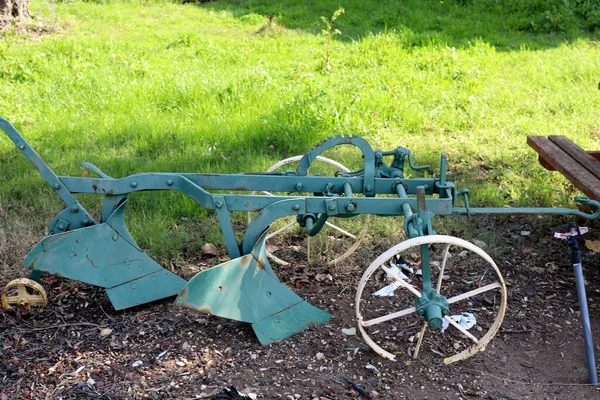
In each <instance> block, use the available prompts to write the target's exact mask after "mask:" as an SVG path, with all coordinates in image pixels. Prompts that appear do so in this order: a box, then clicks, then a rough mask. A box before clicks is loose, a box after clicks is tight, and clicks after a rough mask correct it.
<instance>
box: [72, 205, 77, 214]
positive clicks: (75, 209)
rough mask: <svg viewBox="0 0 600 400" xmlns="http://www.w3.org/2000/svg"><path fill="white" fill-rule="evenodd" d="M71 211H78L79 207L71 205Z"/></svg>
mask: <svg viewBox="0 0 600 400" xmlns="http://www.w3.org/2000/svg"><path fill="white" fill-rule="evenodd" d="M71 212H73V213H76V212H79V207H77V206H73V207H71Z"/></svg>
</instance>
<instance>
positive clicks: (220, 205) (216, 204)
mask: <svg viewBox="0 0 600 400" xmlns="http://www.w3.org/2000/svg"><path fill="white" fill-rule="evenodd" d="M215 206H216V207H217V208H223V202H222V201H217V202H216V203H215Z"/></svg>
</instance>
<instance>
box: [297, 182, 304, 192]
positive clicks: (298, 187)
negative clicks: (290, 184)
mask: <svg viewBox="0 0 600 400" xmlns="http://www.w3.org/2000/svg"><path fill="white" fill-rule="evenodd" d="M303 187H304V186H302V184H301V183H296V190H297V191H300V190H302V188H303Z"/></svg>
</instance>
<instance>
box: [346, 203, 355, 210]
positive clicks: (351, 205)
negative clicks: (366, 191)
mask: <svg viewBox="0 0 600 400" xmlns="http://www.w3.org/2000/svg"><path fill="white" fill-rule="evenodd" d="M346 210H347V211H348V212H352V211H354V210H356V207H355V206H354V204H353V203H348V204H346Z"/></svg>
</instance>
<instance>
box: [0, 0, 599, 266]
mask: <svg viewBox="0 0 600 400" xmlns="http://www.w3.org/2000/svg"><path fill="white" fill-rule="evenodd" d="M581 4H583V2H578V3H577V4H576V3H575V2H568V1H566V2H561V5H560V6H556V5H554V3H553V2H549V1H543V0H518V1H513V2H510V3H506V4H505V2H496V1H491V0H489V1H480V2H474V1H473V2H471V1H441V2H421V1H404V2H398V1H392V0H387V1H375V0H372V1H358V0H348V1H346V2H344V3H343V4H339V3H338V2H333V1H329V0H327V1H321V2H318V3H316V5H312V4H311V6H310V7H309V6H308V5H306V3H303V2H297V1H291V0H276V1H270V2H266V1H258V0H255V1H239V0H220V1H217V2H213V3H207V4H202V5H195V4H186V5H181V4H176V3H171V2H166V1H154V2H142V1H102V2H78V1H76V2H69V1H67V2H45V1H39V0H34V1H33V3H32V10H33V12H34V13H35V14H36V15H38V18H37V19H36V20H35V21H34V23H33V26H32V27H33V28H35V29H34V31H35V32H38V33H42V34H28V35H22V34H18V33H15V32H11V31H9V32H7V33H4V34H3V35H2V36H0V115H1V116H3V117H4V118H7V119H9V120H10V121H11V122H13V123H14V124H15V125H16V127H17V129H19V130H20V131H21V132H22V133H23V134H24V135H25V136H26V137H27V139H28V140H29V141H30V142H31V144H32V145H33V146H34V148H35V149H36V150H37V151H38V152H39V153H40V154H41V155H42V157H43V158H44V159H45V160H46V162H47V163H48V164H49V165H50V166H51V168H52V169H53V170H54V171H55V172H56V173H57V174H59V175H76V176H81V175H82V173H83V170H82V168H81V167H80V166H79V163H80V162H81V161H89V162H92V163H94V164H95V165H97V166H98V167H100V168H101V169H102V170H103V171H104V172H106V173H107V174H109V175H111V176H114V177H121V176H125V175H128V174H132V173H137V172H147V171H183V172H192V171H193V172H220V173H234V172H236V173H237V172H248V171H261V170H265V169H266V168H268V166H270V165H271V164H273V163H274V162H275V161H277V160H278V159H281V158H284V157H287V156H291V155H296V154H300V153H302V152H304V151H305V150H306V149H307V148H309V147H310V146H311V145H313V144H314V143H316V142H317V141H319V140H321V139H322V138H325V137H327V136H330V135H332V134H337V133H345V132H348V133H356V134H360V135H363V136H364V137H366V138H367V139H368V140H369V141H370V142H371V143H372V145H373V147H375V148H382V149H391V148H394V147H396V146H406V147H409V148H411V149H412V150H413V152H414V153H415V154H416V159H417V162H418V163H422V164H424V163H431V164H433V165H435V166H437V165H438V163H439V153H441V152H447V153H448V154H449V158H450V168H451V173H450V179H451V180H452V181H454V182H455V183H456V185H457V186H458V187H459V188H464V187H468V188H469V189H471V197H472V198H471V202H472V203H473V204H474V205H480V206H484V205H485V206H503V205H525V206H540V205H546V206H553V205H561V206H563V205H569V204H571V203H570V200H569V199H570V197H571V196H573V195H575V194H577V192H576V191H574V190H573V189H572V187H571V186H570V185H568V184H567V183H566V181H565V180H564V179H563V178H562V177H561V176H560V175H559V174H557V173H549V172H546V171H544V170H543V169H542V168H541V167H540V166H539V165H538V164H537V161H536V156H535V154H534V152H533V151H532V150H530V149H529V148H528V147H527V146H526V144H525V140H526V136H527V135H551V134H558V135H567V136H569V137H570V138H571V139H572V140H574V141H575V142H576V143H578V144H579V145H580V146H582V147H584V148H589V149H592V148H594V149H598V148H600V146H599V138H600V120H599V119H598V115H600V114H599V111H600V98H599V96H600V92H599V90H598V81H599V80H600V76H599V75H598V71H600V57H598V51H599V47H600V46H599V42H598V40H597V39H598V36H599V35H598V33H599V30H598V26H600V23H597V22H598V21H600V19H599V20H598V21H597V20H596V19H594V18H596V17H597V14H595V12H597V11H598V10H597V7H596V8H594V7H595V6H594V5H593V3H590V4H591V5H589V10H588V9H585V10H584V9H583V8H582V7H583V6H582V5H581ZM340 5H341V6H343V7H344V8H345V10H346V12H345V14H343V15H341V16H340V17H339V18H338V19H337V20H336V21H335V22H334V26H333V28H335V29H339V30H340V32H341V35H335V36H334V37H332V38H331V44H330V49H329V50H328V52H329V53H330V60H329V63H330V66H331V69H330V70H329V71H326V70H324V68H323V63H324V51H325V48H324V46H325V37H324V35H323V34H322V29H323V28H324V27H323V21H322V20H321V17H326V18H330V17H331V15H332V13H333V12H334V11H335V10H337V9H338V8H339V6H340ZM267 14H274V15H275V16H276V17H275V19H274V20H273V23H272V24H271V25H269V24H268V20H267V18H265V16H266V15H267ZM46 31H52V32H51V33H50V34H47V33H46ZM335 156H337V157H343V155H340V154H337V155H335ZM349 162H350V164H352V165H351V166H352V167H353V168H358V167H359V165H360V161H359V160H355V161H349ZM0 176H1V177H2V179H0V204H1V205H2V208H3V209H4V216H3V217H2V218H3V220H4V226H5V227H6V226H9V224H7V223H6V221H7V220H19V221H27V225H28V226H30V227H33V228H34V229H38V230H41V229H42V228H43V226H44V225H45V224H46V223H47V222H48V221H50V219H51V218H52V217H53V216H54V215H55V214H56V213H57V212H58V211H59V210H60V207H61V205H60V203H59V201H58V199H55V198H54V195H53V194H52V193H51V190H50V189H49V188H47V187H46V186H47V185H46V184H45V182H43V180H42V179H41V177H40V176H39V175H38V173H37V172H36V171H35V170H34V168H33V167H32V166H31V165H30V164H28V162H27V161H26V160H25V159H24V158H23V157H21V156H20V155H18V153H17V151H16V149H15V148H14V146H13V145H12V143H10V142H9V141H8V140H7V138H6V137H4V136H3V135H0ZM84 200H85V201H86V204H90V205H91V206H92V207H97V206H98V204H99V201H100V200H101V199H98V198H93V196H89V197H86V198H85V199H84ZM129 208H130V213H129V219H128V222H129V225H130V228H131V229H132V231H133V233H134V235H135V236H136V238H138V240H139V242H140V244H141V245H142V247H144V248H150V249H151V251H152V253H153V254H154V255H155V256H158V257H160V258H173V257H176V256H178V255H179V254H181V252H182V249H183V248H190V242H192V243H195V242H203V241H213V242H218V243H220V239H219V235H218V233H217V230H216V228H215V225H214V224H202V223H201V221H203V219H204V218H206V217H207V215H208V213H207V212H206V211H205V210H203V209H201V208H200V207H198V206H196V205H195V204H193V203H192V202H190V201H189V200H186V199H184V198H183V196H181V195H179V194H173V193H161V194H155V193H153V194H138V195H135V196H131V202H130V207H129ZM242 219H243V218H242V217H240V220H242ZM210 220H214V218H213V217H212V216H211V217H210ZM13 225H14V224H10V226H13ZM207 225H208V228H207ZM5 229H7V228H5ZM196 229H198V230H197V231H196ZM190 232H194V234H193V235H192V237H191V238H190V236H189V234H190ZM191 248H197V246H195V245H193V246H191Z"/></svg>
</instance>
